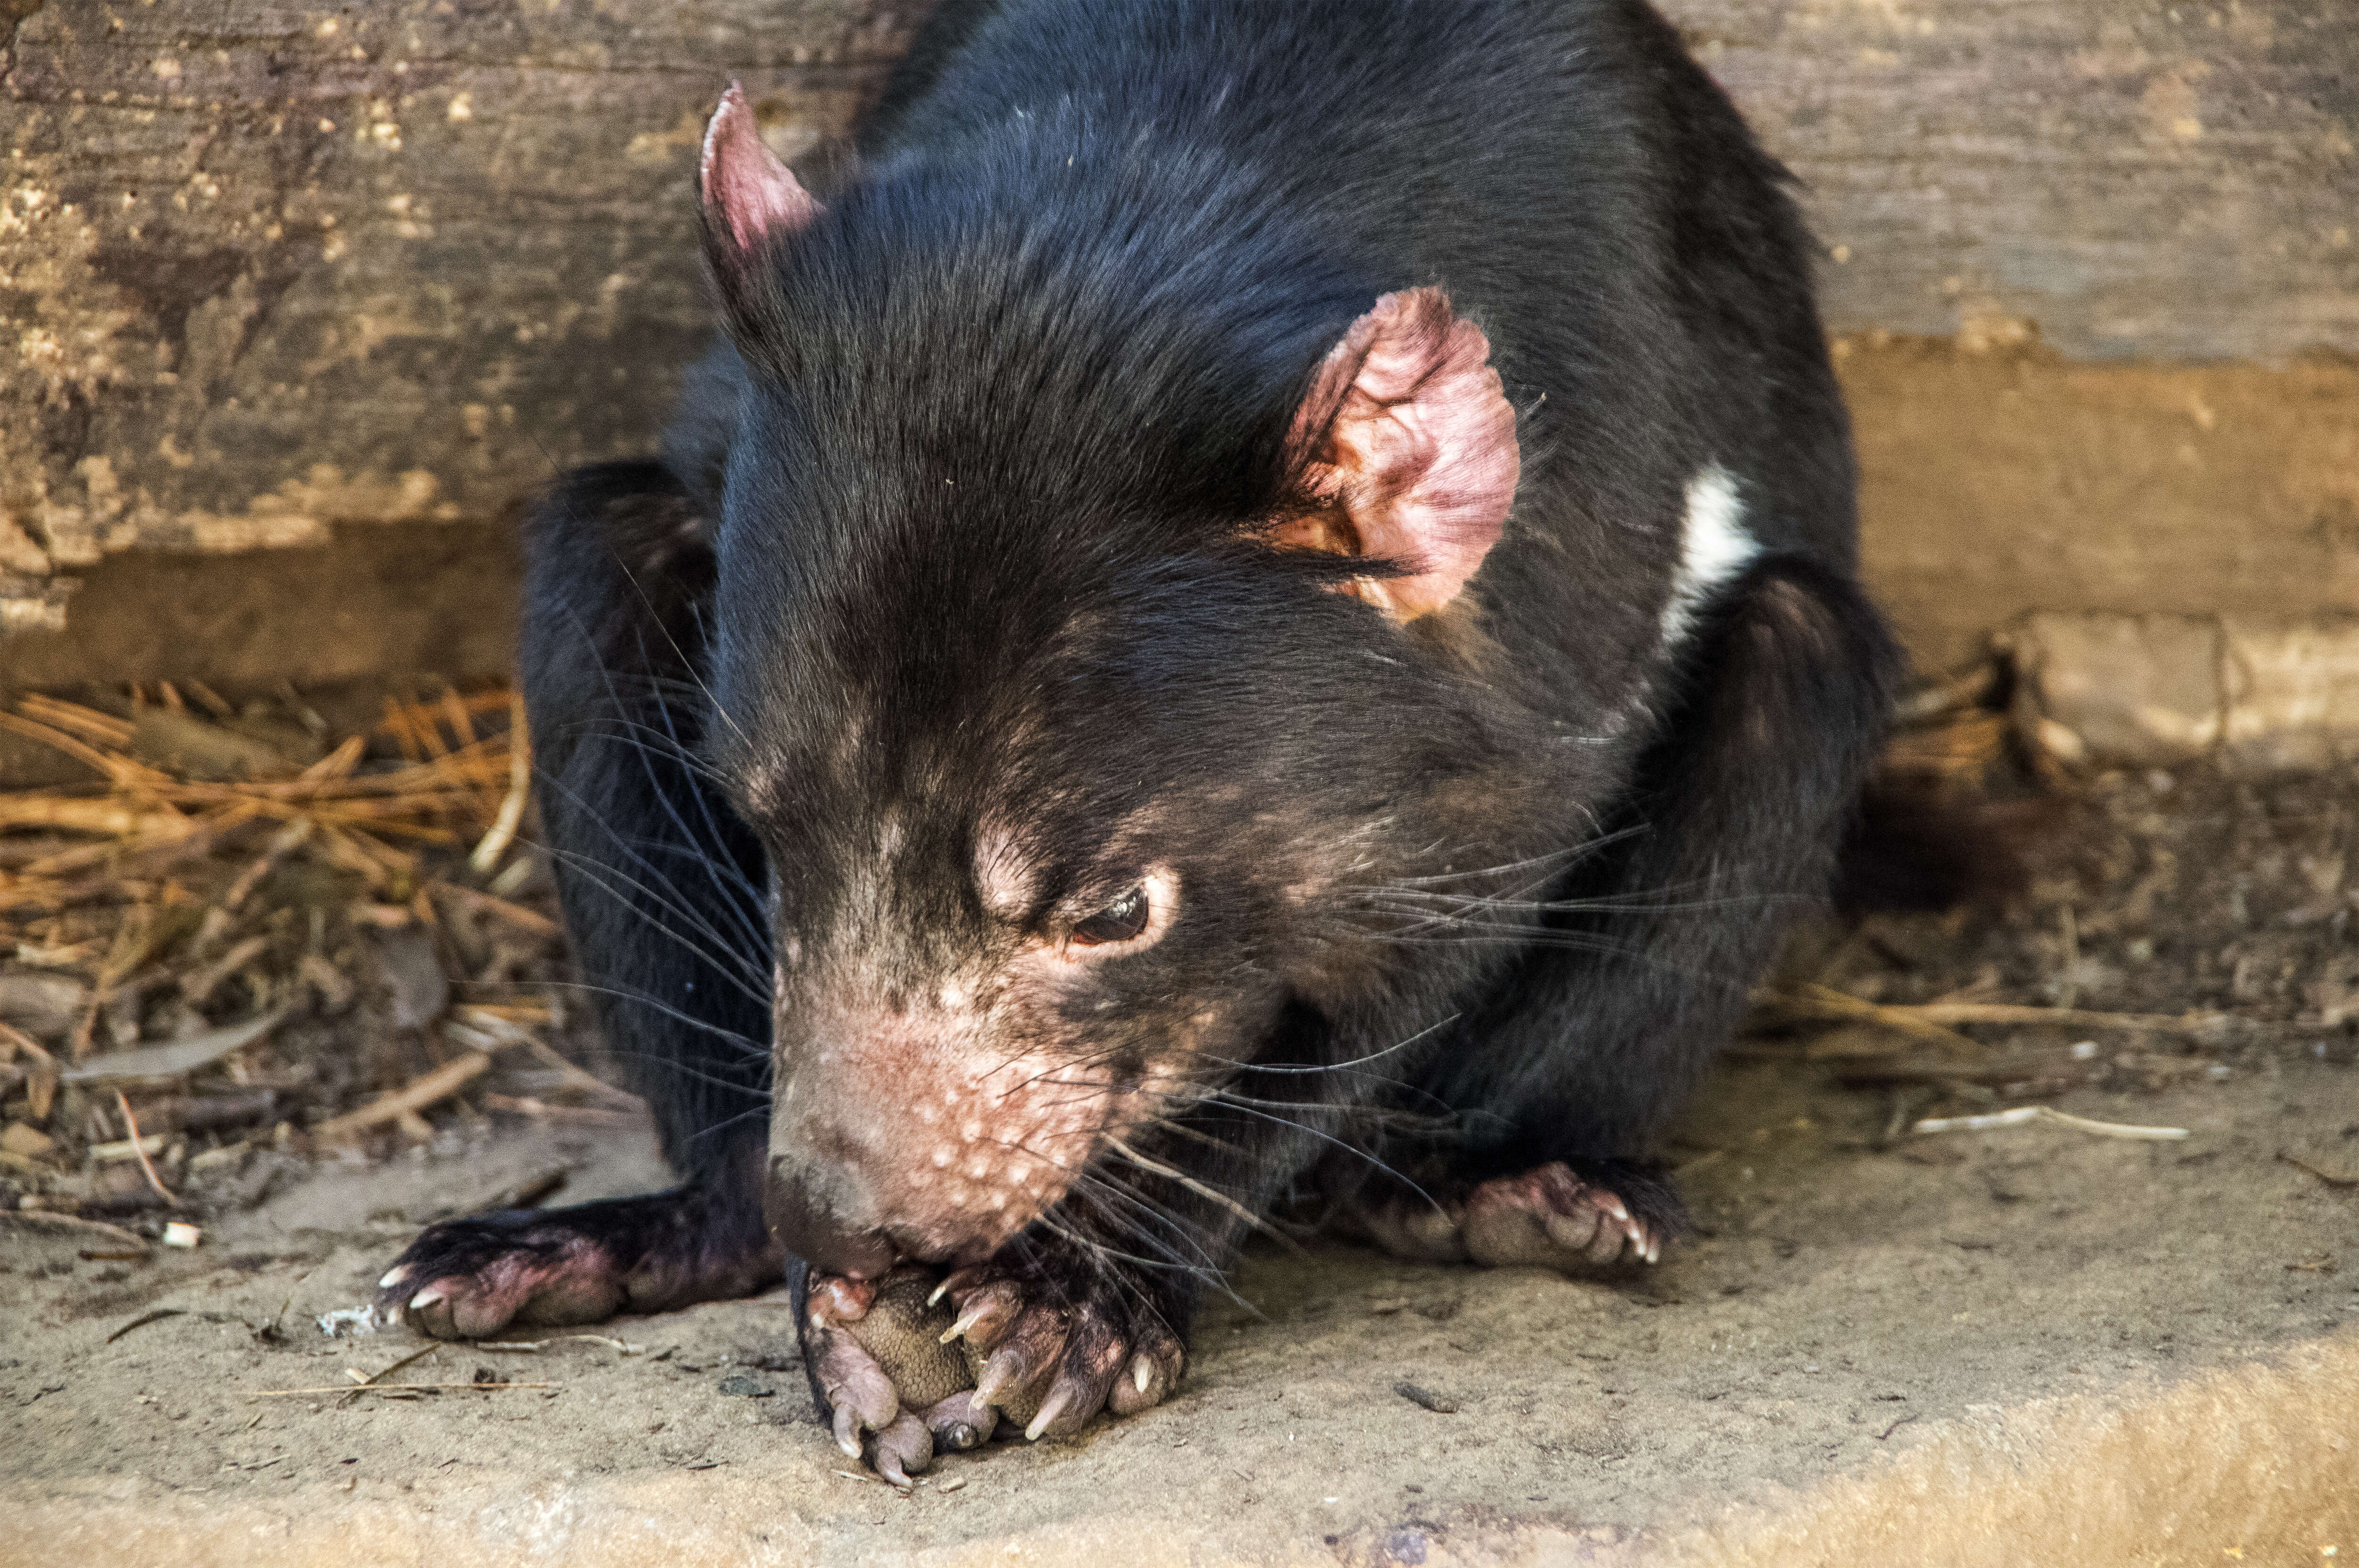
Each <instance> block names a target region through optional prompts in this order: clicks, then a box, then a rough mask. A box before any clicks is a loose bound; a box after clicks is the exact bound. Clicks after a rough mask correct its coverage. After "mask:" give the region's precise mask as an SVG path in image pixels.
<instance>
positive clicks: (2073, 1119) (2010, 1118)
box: [1909, 1105, 2189, 1142]
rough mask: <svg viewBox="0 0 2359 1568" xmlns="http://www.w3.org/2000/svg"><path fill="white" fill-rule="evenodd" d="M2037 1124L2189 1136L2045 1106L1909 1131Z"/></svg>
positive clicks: (2165, 1138) (1936, 1120)
mask: <svg viewBox="0 0 2359 1568" xmlns="http://www.w3.org/2000/svg"><path fill="white" fill-rule="evenodd" d="M2035 1121H2054V1122H2060V1123H2062V1124H2063V1125H2064V1126H2066V1127H2072V1128H2078V1129H2079V1130H2081V1131H2082V1132H2093V1133H2095V1134H2097V1135H2098V1136H2099V1137H2101V1138H2135V1139H2141V1140H2145V1141H2151V1142H2169V1141H2173V1140H2176V1139H2180V1138H2185V1137H2187V1136H2188V1135H2189V1134H2188V1130H2187V1129H2185V1128H2183V1127H2136V1126H2132V1125H2131V1124H2129V1123H2128V1122H2123V1121H2093V1120H2091V1119H2089V1118H2088V1117H2085V1116H2072V1115H2069V1114H2068V1113H2066V1112H2064V1111H2060V1110H2058V1109H2057V1108H2054V1107H2053V1106H2045V1105H2023V1106H2017V1107H2016V1108H2014V1109H2013V1110H1997V1111H1992V1112H1989V1113H1988V1114H1986V1115H1983V1116H1935V1117H1928V1118H1926V1119H1924V1120H1922V1121H1919V1122H1918V1123H1917V1124H1916V1125H1914V1126H1913V1127H1911V1128H1909V1131H1911V1132H1918V1133H1924V1132H1987V1131H1989V1130H1992V1129H1993V1128H1998V1127H2023V1126H2026V1125H2027V1124H2029V1123H2031V1122H2035Z"/></svg>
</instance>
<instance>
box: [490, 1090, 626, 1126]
mask: <svg viewBox="0 0 2359 1568" xmlns="http://www.w3.org/2000/svg"><path fill="white" fill-rule="evenodd" d="M484 1108H485V1109H486V1110H504V1111H506V1112H508V1113H509V1114H510V1115H512V1116H528V1117H531V1118H533V1119H536V1120H539V1121H553V1122H557V1123H559V1124H560V1125H571V1126H574V1127H644V1126H646V1125H647V1112H646V1111H645V1110H644V1109H642V1110H637V1111H629V1110H608V1109H606V1108H603V1107H602V1106H594V1105H549V1104H548V1103H546V1102H545V1101H542V1100H538V1099H536V1098H533V1097H532V1096H530V1095H497V1094H487V1095H485V1096H484Z"/></svg>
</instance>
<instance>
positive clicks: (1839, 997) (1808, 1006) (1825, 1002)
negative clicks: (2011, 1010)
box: [1760, 985, 1983, 1056]
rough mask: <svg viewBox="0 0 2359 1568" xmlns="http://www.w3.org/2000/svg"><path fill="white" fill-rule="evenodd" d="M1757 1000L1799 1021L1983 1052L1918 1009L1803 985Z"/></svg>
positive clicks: (1971, 1053)
mask: <svg viewBox="0 0 2359 1568" xmlns="http://www.w3.org/2000/svg"><path fill="white" fill-rule="evenodd" d="M1760 1000H1762V1001H1764V1002H1765V1003H1767V1005H1768V1006H1770V1007H1772V1008H1777V1009H1783V1010H1784V1011H1787V1012H1788V1013H1790V1014H1793V1015H1795V1016H1797V1017H1801V1018H1820V1019H1833V1020H1855V1021H1859V1022H1869V1023H1881V1024H1883V1025H1884V1026H1885V1027H1886V1028H1887V1029H1893V1030H1897V1031H1898V1032H1899V1033H1903V1034H1911V1035H1914V1036H1916V1037H1917V1038H1918V1039H1919V1040H1923V1041H1928V1042H1930V1043H1931V1044H1937V1045H1940V1046H1942V1047H1944V1048H1946V1049H1948V1050H1951V1051H1954V1052H1956V1053H1957V1054H1960V1055H1962V1056H1974V1055H1980V1054H1982V1050H1983V1047H1982V1044H1981V1043H1980V1042H1978V1041H1973V1040H1969V1039H1967V1038H1966V1037H1965V1036H1964V1035H1962V1034H1961V1033H1958V1032H1957V1031H1956V1030H1954V1029H1944V1028H1942V1027H1941V1025H1940V1023H1939V1022H1935V1021H1934V1020H1932V1019H1930V1018H1927V1017H1925V1016H1923V1013H1924V1010H1923V1009H1921V1008H1903V1007H1891V1006H1887V1005H1886V1004H1885V1003H1883V1002H1875V1001H1869V1000H1866V999H1865V998H1864V997H1855V996H1853V995H1851V994H1850V993H1849V992H1847V991H1839V990H1836V989H1834V988H1833V987H1832V986H1821V985H1804V986H1799V987H1797V988H1796V989H1792V990H1782V991H1769V992H1767V993H1765V994H1764V995H1763V996H1762V997H1761V999H1760Z"/></svg>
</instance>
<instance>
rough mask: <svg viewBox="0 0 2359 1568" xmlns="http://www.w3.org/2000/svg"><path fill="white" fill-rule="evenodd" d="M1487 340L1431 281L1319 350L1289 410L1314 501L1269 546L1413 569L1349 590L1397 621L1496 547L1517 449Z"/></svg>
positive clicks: (1456, 582)
mask: <svg viewBox="0 0 2359 1568" xmlns="http://www.w3.org/2000/svg"><path fill="white" fill-rule="evenodd" d="M1490 357H1491V343H1490V340H1488V339H1487V338H1485V337H1484V336H1483V332H1482V329H1480V328H1478V327H1476V326H1475V325H1474V324H1473V322H1472V321H1468V320H1464V319H1461V318H1460V317H1459V316H1458V315H1457V314H1456V312H1454V311H1452V310H1451V308H1450V300H1449V297H1447V296H1445V295H1444V294H1443V293H1442V292H1441V290H1440V289H1439V288H1433V287H1427V288H1411V289H1405V290H1403V291H1401V292H1399V293H1397V294H1387V295H1386V296H1384V297H1382V298H1380V299H1378V300H1377V301H1376V303H1375V308H1374V309H1372V310H1370V311H1369V312H1368V313H1367V314H1366V315H1364V316H1363V317H1361V318H1360V319H1358V320H1356V321H1354V322H1353V323H1352V327H1351V330H1349V331H1347V332H1345V333H1344V334H1343V341H1342V342H1340V343H1337V344H1336V345H1335V347H1334V348H1333V349H1332V350H1331V351H1329V352H1328V355H1327V358H1326V360H1325V362H1323V363H1321V365H1320V367H1319V373H1318V374H1317V376H1316V377H1314V378H1313V379H1312V382H1311V384H1310V395H1309V396H1308V397H1306V398H1304V399H1303V403H1302V407H1301V409H1300V410H1299V412H1298V413H1297V414H1296V415H1295V416H1294V434H1293V442H1294V446H1295V449H1296V453H1297V457H1296V461H1297V463H1298V465H1299V470H1300V471H1301V473H1302V475H1303V477H1304V480H1305V481H1306V482H1307V484H1308V486H1309V488H1310V492H1311V493H1312V494H1313V495H1314V496H1316V497H1318V498H1319V499H1320V500H1321V501H1322V502H1324V503H1326V505H1324V506H1323V507H1322V508H1321V509H1320V511H1318V512H1317V513H1314V514H1311V515H1310V516H1307V517H1303V518H1299V519H1296V520H1294V521H1292V522H1289V523H1288V524H1285V525H1284V526H1283V527H1281V528H1280V529H1279V530H1277V534H1276V535H1274V538H1275V542H1276V543H1278V544H1280V545H1292V546H1308V547H1311V548H1321V549H1332V550H1339V551H1342V552H1343V553H1345V554H1351V555H1362V556H1382V557H1390V558H1392V559H1395V560H1398V561H1402V562H1405V563H1407V564H1408V566H1409V567H1410V568H1412V569H1413V572H1414V575H1413V576H1409V577H1405V578H1390V579H1364V580H1362V581H1360V582H1357V583H1355V584H1354V585H1353V592H1355V593H1357V594H1358V595H1359V596H1360V597H1361V598H1362V599H1364V600H1367V601H1368V602H1370V603H1371V604H1375V605H1376V606H1377V607H1378V608H1380V609H1383V610H1385V611H1388V612H1389V613H1391V614H1392V615H1393V616H1395V617H1396V618H1397V619H1399V620H1402V621H1408V620H1413V619H1415V618H1416V617H1418V616H1419V615H1424V614H1427V613H1429V612H1430V611H1435V610H1439V609H1440V608H1441V607H1442V606H1443V605H1445V604H1447V603H1449V602H1450V601H1451V600H1452V599H1454V598H1456V597H1457V596H1458V590H1459V589H1462V588H1463V587H1465V586H1466V579H1469V578H1471V577H1473V575H1474V570H1475V568H1477V567H1480V566H1481V565H1482V564H1483V557H1484V556H1486V555H1488V554H1489V553H1490V551H1491V546H1493V545H1495V544H1496V543H1497V542H1498V539H1499V530H1500V529H1501V527H1502V526H1504V525H1505V524H1506V520H1507V508H1508V507H1509V506H1510V505H1511V504H1513V503H1514V501H1515V498H1516V476H1517V471H1518V470H1519V468H1520V466H1521V463H1522V455H1521V453H1520V452H1518V450H1517V446H1516V411H1515V408H1514V406H1512V405H1510V404H1509V403H1508V402H1507V398H1506V392H1505V391H1504V390H1503V389H1502V388H1501V386H1500V384H1499V373H1498V372H1497V371H1495V370H1493V369H1492V368H1491V365H1490Z"/></svg>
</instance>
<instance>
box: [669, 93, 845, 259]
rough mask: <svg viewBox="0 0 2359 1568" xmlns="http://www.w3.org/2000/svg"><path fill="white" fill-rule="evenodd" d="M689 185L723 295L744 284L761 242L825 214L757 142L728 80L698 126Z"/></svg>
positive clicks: (758, 135) (747, 110)
mask: <svg viewBox="0 0 2359 1568" xmlns="http://www.w3.org/2000/svg"><path fill="white" fill-rule="evenodd" d="M696 185H697V194H698V195H699V196H701V198H702V199H703V206H704V254H705V257H706V259H707V260H708V261H709V262H710V263H711V264H712V273H713V276H714V278H715V279H716V280H717V281H718V282H719V284H720V285H721V288H722V291H723V295H724V296H729V295H734V293H735V291H736V289H737V288H738V287H740V286H741V285H742V284H743V283H744V281H745V277H746V276H747V275H748V274H749V273H751V271H752V270H753V265H754V263H755V261H756V259H757V258H758V257H759V256H760V255H761V254H762V251H763V248H764V246H765V245H766V244H768V243H772V242H774V241H777V240H780V239H785V238H788V237H790V236H792V235H794V234H796V233H799V232H801V231H802V230H803V229H804V228H805V227H807V226H808V225H809V224H810V222H811V221H812V220H813V219H815V218H817V217H818V216H819V215H820V214H821V212H823V211H826V209H825V208H823V207H821V205H820V204H819V200H818V199H817V198H815V197H813V196H812V195H811V193H810V191H808V190H805V189H803V188H802V183H801V181H799V180H798V179H796V178H795V173H794V170H792V169H790V168H788V167H787V166H786V164H785V163H783V162H782V161H780V159H779V157H778V155H777V154H776V153H774V152H772V151H771V150H770V148H769V145H768V144H767V143H766V142H764V141H763V140H762V128H761V126H760V124H758V123H757V122H756V120H755V118H754V109H753V105H751V104H749V103H746V102H745V89H744V88H742V87H739V86H738V85H737V84H736V83H735V82H734V81H733V82H731V83H730V84H729V91H728V92H724V93H723V94H722V95H721V105H720V107H719V108H717V109H715V110H713V112H712V121H711V122H710V123H709V124H706V126H705V127H704V146H703V147H702V149H701V151H700V152H699V153H698V155H697V160H696ZM733 303H734V301H733Z"/></svg>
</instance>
